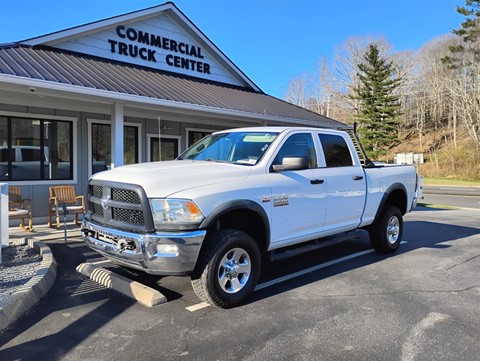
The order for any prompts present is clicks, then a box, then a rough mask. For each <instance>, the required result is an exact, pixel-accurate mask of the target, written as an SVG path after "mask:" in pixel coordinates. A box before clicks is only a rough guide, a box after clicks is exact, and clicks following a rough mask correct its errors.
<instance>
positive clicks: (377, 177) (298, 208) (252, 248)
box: [82, 127, 418, 308]
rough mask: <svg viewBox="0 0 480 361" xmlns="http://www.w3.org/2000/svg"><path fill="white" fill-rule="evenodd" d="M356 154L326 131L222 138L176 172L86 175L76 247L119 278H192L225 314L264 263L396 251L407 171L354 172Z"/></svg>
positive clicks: (201, 147)
mask: <svg viewBox="0 0 480 361" xmlns="http://www.w3.org/2000/svg"><path fill="white" fill-rule="evenodd" d="M352 139H353V140H354V141H355V143H354V141H352ZM358 148H359V147H358V145H357V143H356V137H352V138H351V137H350V136H349V134H348V133H346V132H343V131H336V130H327V129H317V128H301V127H258V128H242V129H234V130H226V131H220V132H217V133H214V134H212V135H209V136H208V137H206V138H204V139H202V140H200V141H199V142H198V143H196V144H195V145H193V146H192V147H190V148H189V149H187V150H186V151H185V152H184V153H183V154H182V155H180V157H178V159H176V160H174V161H168V162H155V163H143V164H135V165H129V166H123V167H118V168H115V169H113V170H109V171H105V172H101V173H97V174H95V175H94V176H93V177H92V178H91V179H90V180H89V192H88V193H89V194H88V202H87V203H88V205H89V210H88V212H87V214H86V216H85V218H84V220H83V224H82V235H83V239H84V241H85V242H86V243H87V244H88V245H89V246H90V247H91V248H92V249H94V250H96V251H98V252H99V253H101V254H102V255H104V256H106V257H108V258H110V259H111V260H113V261H114V262H116V263H118V264H120V265H122V266H126V267H130V268H134V269H138V270H142V271H145V272H147V273H150V274H157V275H186V276H190V277H191V281H192V285H193V288H194V290H195V292H196V294H197V295H198V296H199V298H200V299H202V300H204V301H207V302H209V303H210V304H212V305H215V306H217V307H222V308H229V307H233V306H236V305H238V304H239V303H241V302H243V301H244V300H245V299H246V298H247V297H248V296H249V295H250V294H251V293H252V292H253V290H254V288H255V286H256V284H257V281H258V278H259V274H260V269H261V255H262V254H264V253H269V254H272V253H275V254H278V252H279V251H281V250H282V249H285V247H288V250H289V252H291V251H292V249H295V247H298V249H299V250H300V251H301V250H302V248H305V249H311V248H312V245H313V246H314V245H315V244H320V245H321V244H322V242H321V240H323V239H331V237H332V236H339V235H341V236H344V235H345V234H349V233H352V231H355V230H358V229H360V228H363V229H366V230H368V232H369V234H370V239H371V244H372V246H373V247H374V248H375V249H376V250H378V251H380V252H393V251H395V250H396V249H397V248H398V246H399V245H400V241H401V238H402V233H403V218H402V217H403V215H404V214H405V213H407V212H409V211H411V210H412V209H413V208H414V207H415V205H416V200H417V197H418V194H417V188H418V176H417V173H416V170H415V168H414V167H412V166H390V165H375V164H373V163H372V162H370V161H369V160H368V159H366V158H365V159H363V161H361V160H360V157H359V155H358V153H357V150H358ZM319 240H320V241H319ZM302 246H303V247H302ZM306 246H308V247H306Z"/></svg>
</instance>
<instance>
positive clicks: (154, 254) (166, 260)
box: [82, 219, 207, 275]
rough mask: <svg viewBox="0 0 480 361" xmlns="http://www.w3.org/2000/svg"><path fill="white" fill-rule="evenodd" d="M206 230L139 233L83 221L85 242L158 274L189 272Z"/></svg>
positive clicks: (126, 263)
mask: <svg viewBox="0 0 480 361" xmlns="http://www.w3.org/2000/svg"><path fill="white" fill-rule="evenodd" d="M206 233H207V232H206V231H204V230H198V231H188V232H175V233H174V232H172V233H168V232H165V233H151V234H139V233H132V232H125V231H121V230H118V229H112V228H106V227H102V226H99V225H96V224H94V223H91V222H89V221H87V220H85V219H84V220H83V222H82V237H83V240H84V241H85V243H86V244H87V245H88V246H89V247H90V248H92V249H93V250H95V251H97V252H98V253H100V254H101V255H103V256H105V257H107V258H109V259H111V260H112V261H114V262H115V263H118V264H120V265H123V266H126V267H130V268H134V269H138V270H141V271H144V272H146V273H150V274H155V275H188V274H190V273H191V272H192V271H193V269H194V267H195V263H196V262H197V258H198V254H199V252H200V248H201V246H202V242H203V239H204V238H205V235H206Z"/></svg>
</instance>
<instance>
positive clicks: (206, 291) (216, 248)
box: [191, 229, 261, 308]
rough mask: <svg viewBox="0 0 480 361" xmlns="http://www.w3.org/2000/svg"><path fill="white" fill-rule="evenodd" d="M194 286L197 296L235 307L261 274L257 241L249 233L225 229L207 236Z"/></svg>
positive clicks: (250, 291)
mask: <svg viewBox="0 0 480 361" xmlns="http://www.w3.org/2000/svg"><path fill="white" fill-rule="evenodd" d="M205 241H206V242H207V243H206V244H205V246H206V247H205V249H203V250H202V252H201V254H200V256H199V259H198V261H197V265H196V267H195V270H194V271H193V273H192V276H191V281H192V287H193V290H194V291H195V293H196V294H197V296H198V298H200V299H201V300H202V301H205V302H208V303H210V304H211V305H213V306H216V307H220V308H232V307H235V306H237V305H239V304H240V303H242V302H243V301H245V299H246V298H248V297H249V296H250V294H251V293H252V292H253V290H254V289H255V286H256V285H257V281H258V277H259V276H260V268H261V257H260V250H259V248H258V245H257V243H256V242H255V241H254V240H253V238H252V237H250V236H249V235H248V234H246V233H244V232H241V231H237V230H232V229H222V230H218V231H216V232H214V233H212V234H211V235H210V236H208V238H207V239H206V240H205Z"/></svg>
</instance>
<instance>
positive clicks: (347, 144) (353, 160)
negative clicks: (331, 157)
mask: <svg viewBox="0 0 480 361" xmlns="http://www.w3.org/2000/svg"><path fill="white" fill-rule="evenodd" d="M322 135H327V136H335V137H339V138H341V139H343V141H344V142H345V145H346V146H347V150H348V154H350V159H351V161H352V163H351V164H350V165H341V166H328V165H327V157H326V154H325V150H324V148H323V142H322V139H321V136H322ZM316 138H317V139H316V140H317V141H318V150H319V151H320V152H321V154H322V158H323V162H322V163H323V164H322V168H344V167H355V166H357V159H356V158H355V157H354V156H353V154H352V150H351V147H350V146H349V143H348V140H347V139H346V137H345V136H343V134H337V133H329V132H317V137H316Z"/></svg>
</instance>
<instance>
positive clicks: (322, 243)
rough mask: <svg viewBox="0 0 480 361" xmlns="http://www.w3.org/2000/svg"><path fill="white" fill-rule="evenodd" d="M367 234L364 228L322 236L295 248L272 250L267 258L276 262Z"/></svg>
mask: <svg viewBox="0 0 480 361" xmlns="http://www.w3.org/2000/svg"><path fill="white" fill-rule="evenodd" d="M362 235H363V236H364V235H365V231H364V230H359V229H357V230H355V231H352V232H347V233H342V234H340V235H337V236H331V237H326V238H321V239H317V240H315V241H311V242H307V244H305V245H303V246H302V245H300V246H297V247H295V248H291V247H288V248H286V249H284V250H282V249H281V248H280V249H276V250H273V251H271V252H270V253H269V254H268V255H267V259H268V260H269V261H270V262H276V261H281V260H284V259H287V258H290V257H294V256H298V255H300V254H303V253H307V252H311V251H316V250H319V249H322V248H326V247H330V246H334V245H336V244H339V243H343V242H346V241H352V240H356V239H359V238H360V237H361V236H362Z"/></svg>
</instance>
